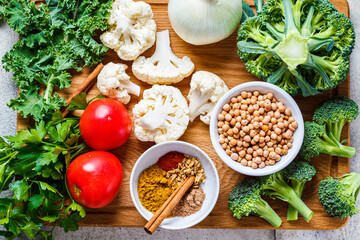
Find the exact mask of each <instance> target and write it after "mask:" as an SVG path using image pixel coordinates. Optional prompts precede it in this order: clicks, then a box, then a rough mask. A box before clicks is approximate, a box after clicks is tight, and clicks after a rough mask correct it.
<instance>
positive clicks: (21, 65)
mask: <svg viewBox="0 0 360 240" xmlns="http://www.w3.org/2000/svg"><path fill="white" fill-rule="evenodd" d="M111 3H112V1H111V0H96V1H93V0H46V4H40V5H39V6H38V7H37V6H36V5H35V3H34V2H29V1H28V0H10V1H7V0H0V17H4V18H5V20H7V21H8V23H9V25H10V27H12V28H13V29H14V30H15V31H16V32H18V33H20V35H21V40H19V41H18V42H17V43H16V44H15V45H14V47H13V48H12V49H11V50H10V51H9V52H8V53H6V54H5V56H4V57H3V63H4V64H5V65H4V68H5V69H6V70H8V71H12V72H13V73H14V78H13V80H14V81H15V82H16V84H17V85H18V86H19V88H20V90H21V92H20V93H19V97H18V98H16V99H12V100H11V101H10V103H9V106H10V107H11V108H12V109H14V110H17V111H18V112H20V113H21V114H22V115H23V116H24V117H27V116H32V117H33V118H34V119H35V120H36V121H40V120H41V119H42V118H43V117H46V116H47V115H51V114H52V113H54V112H55V111H56V110H58V109H59V108H60V107H62V106H65V105H66V101H65V99H63V98H61V97H60V96H59V95H58V94H57V93H54V90H55V89H60V90H61V89H63V88H68V87H69V86H70V83H71V75H70V74H69V73H68V70H76V71H80V70H81V68H82V67H84V66H92V65H94V64H97V63H99V62H100V61H101V60H102V57H103V55H104V54H105V53H106V52H107V50H108V49H107V48H106V47H105V46H104V45H102V44H99V43H97V42H96V41H95V40H94V39H93V36H94V35H95V33H96V30H103V31H104V30H106V29H107V28H108V23H107V19H108V17H109V12H108V10H109V9H110V8H111ZM41 88H44V89H45V90H44V93H43V94H40V89H41Z"/></svg>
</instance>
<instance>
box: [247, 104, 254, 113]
mask: <svg viewBox="0 0 360 240" xmlns="http://www.w3.org/2000/svg"><path fill="white" fill-rule="evenodd" d="M254 110H255V109H254V107H253V106H251V105H250V106H249V107H248V112H249V113H253V112H254Z"/></svg>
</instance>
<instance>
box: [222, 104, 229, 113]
mask: <svg viewBox="0 0 360 240" xmlns="http://www.w3.org/2000/svg"><path fill="white" fill-rule="evenodd" d="M223 110H224V111H226V112H228V111H230V105H229V104H225V105H224V106H223Z"/></svg>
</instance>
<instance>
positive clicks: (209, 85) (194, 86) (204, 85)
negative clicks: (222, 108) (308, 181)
mask: <svg viewBox="0 0 360 240" xmlns="http://www.w3.org/2000/svg"><path fill="white" fill-rule="evenodd" d="M227 91H229V88H228V87H227V86H226V84H225V82H224V81H223V80H222V79H221V78H219V77H218V76H217V75H215V74H213V73H210V72H206V71H198V72H196V73H194V75H193V76H192V78H191V82H190V92H189V95H188V96H187V98H188V99H189V102H190V120H191V121H194V119H195V118H196V117H197V116H199V115H200V120H201V121H203V122H204V123H206V124H210V119H211V114H212V111H213V110H214V107H215V105H216V103H217V102H218V101H219V100H220V98H221V97H222V96H223V95H224V94H225V93H226V92H227Z"/></svg>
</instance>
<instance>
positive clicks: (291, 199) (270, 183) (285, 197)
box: [260, 172, 314, 222]
mask: <svg viewBox="0 0 360 240" xmlns="http://www.w3.org/2000/svg"><path fill="white" fill-rule="evenodd" d="M260 181H261V194H263V195H267V196H270V197H273V198H278V199H280V200H282V201H285V202H288V203H289V204H290V205H292V206H293V207H294V208H295V209H296V210H298V211H299V213H300V214H301V215H302V216H303V217H304V218H305V220H306V221H307V222H309V221H310V220H311V219H312V217H313V216H314V212H313V211H311V210H310V209H309V208H308V207H307V206H306V205H305V203H304V202H303V201H302V200H301V198H300V197H299V196H298V195H297V193H296V192H295V191H294V190H293V189H292V188H291V187H290V186H289V185H288V184H287V183H286V182H285V180H284V178H283V173H282V172H277V173H274V174H272V175H269V176H265V177H261V178H260Z"/></svg>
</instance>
